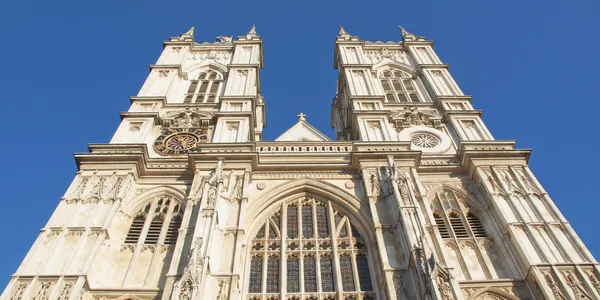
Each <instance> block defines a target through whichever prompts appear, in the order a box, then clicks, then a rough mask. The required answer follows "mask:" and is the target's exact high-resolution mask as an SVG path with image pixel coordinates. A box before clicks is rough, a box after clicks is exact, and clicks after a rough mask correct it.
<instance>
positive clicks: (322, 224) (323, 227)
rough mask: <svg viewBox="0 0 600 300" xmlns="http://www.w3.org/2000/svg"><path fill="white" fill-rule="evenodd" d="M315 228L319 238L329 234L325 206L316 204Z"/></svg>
mask: <svg viewBox="0 0 600 300" xmlns="http://www.w3.org/2000/svg"><path fill="white" fill-rule="evenodd" d="M317 230H318V232H319V237H320V238H324V237H327V236H329V226H328V225H327V208H326V207H325V206H321V205H318V206H317Z"/></svg>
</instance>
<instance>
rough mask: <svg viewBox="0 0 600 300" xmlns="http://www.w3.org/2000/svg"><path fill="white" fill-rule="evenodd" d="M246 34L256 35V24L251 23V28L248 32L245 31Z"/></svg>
mask: <svg viewBox="0 0 600 300" xmlns="http://www.w3.org/2000/svg"><path fill="white" fill-rule="evenodd" d="M246 35H257V34H256V26H254V25H252V28H250V31H248V33H246Z"/></svg>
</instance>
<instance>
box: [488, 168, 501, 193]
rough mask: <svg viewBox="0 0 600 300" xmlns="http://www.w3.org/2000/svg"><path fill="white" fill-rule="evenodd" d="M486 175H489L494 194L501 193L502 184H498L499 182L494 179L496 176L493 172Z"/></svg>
mask: <svg viewBox="0 0 600 300" xmlns="http://www.w3.org/2000/svg"><path fill="white" fill-rule="evenodd" d="M485 174H486V175H487V179H488V182H489V183H490V185H491V186H492V191H493V192H494V193H498V192H500V191H501V189H500V184H499V183H498V180H496V178H494V176H493V175H492V172H490V171H485Z"/></svg>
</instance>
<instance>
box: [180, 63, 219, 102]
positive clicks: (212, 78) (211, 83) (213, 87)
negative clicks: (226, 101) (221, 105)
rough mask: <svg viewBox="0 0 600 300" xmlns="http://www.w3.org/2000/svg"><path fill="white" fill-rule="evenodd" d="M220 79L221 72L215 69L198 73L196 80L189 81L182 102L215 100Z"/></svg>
mask: <svg viewBox="0 0 600 300" xmlns="http://www.w3.org/2000/svg"><path fill="white" fill-rule="evenodd" d="M222 81H223V80H222V77H221V74H218V73H217V72H215V71H212V70H209V71H206V72H202V73H200V75H198V77H197V79H196V80H192V81H191V83H190V88H189V89H188V92H187V94H186V95H185V101H184V103H215V102H217V97H218V96H219V92H220V91H221V86H222Z"/></svg>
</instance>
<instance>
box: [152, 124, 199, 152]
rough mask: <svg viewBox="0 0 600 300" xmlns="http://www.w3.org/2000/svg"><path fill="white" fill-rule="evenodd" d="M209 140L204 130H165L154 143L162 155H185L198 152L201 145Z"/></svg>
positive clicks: (156, 149)
mask: <svg viewBox="0 0 600 300" xmlns="http://www.w3.org/2000/svg"><path fill="white" fill-rule="evenodd" d="M207 140H208V133H207V131H206V130H203V129H198V128H173V129H164V130H163V131H162V132H161V135H160V136H159V137H158V138H157V139H156V141H155V142H154V150H155V151H156V153H158V154H160V155H185V154H188V153H193V152H198V150H199V144H202V143H206V142H207Z"/></svg>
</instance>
